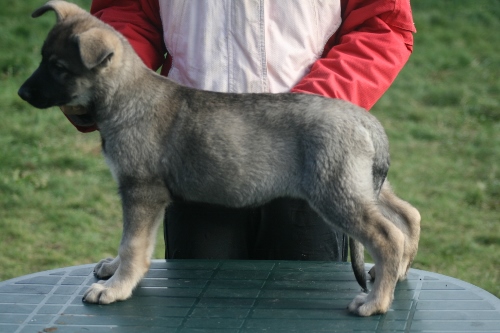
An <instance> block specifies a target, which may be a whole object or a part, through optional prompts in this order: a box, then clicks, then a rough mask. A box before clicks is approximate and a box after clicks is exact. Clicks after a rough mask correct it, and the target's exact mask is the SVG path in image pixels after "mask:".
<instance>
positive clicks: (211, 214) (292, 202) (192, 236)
mask: <svg viewBox="0 0 500 333" xmlns="http://www.w3.org/2000/svg"><path fill="white" fill-rule="evenodd" d="M164 223H165V225H164V227H165V228H164V230H165V243H166V253H165V257H166V258H169V259H268V260H328V261H346V260H347V238H346V237H345V236H344V235H343V234H342V233H341V232H339V231H337V230H335V229H333V228H331V227H330V226H328V225H327V224H326V223H325V222H324V221H323V219H322V218H321V217H320V216H318V214H317V213H316V212H314V211H313V210H312V209H311V208H310V207H309V205H308V204H307V202H305V201H303V200H298V199H288V198H283V199H276V200H274V201H272V202H270V203H268V204H266V205H264V206H262V207H258V208H245V209H235V208H226V207H221V206H214V205H208V204H200V203H191V202H179V201H176V202H174V203H173V204H172V205H170V207H169V208H168V209H167V212H166V214H165V222H164Z"/></svg>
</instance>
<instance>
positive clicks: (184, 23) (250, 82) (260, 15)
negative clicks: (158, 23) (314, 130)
mask: <svg viewBox="0 0 500 333" xmlns="http://www.w3.org/2000/svg"><path fill="white" fill-rule="evenodd" d="M159 4H160V12H161V18H162V23H163V29H164V41H165V45H166V47H167V51H168V53H169V54H170V55H171V56H172V67H171V69H170V72H169V75H168V76H169V77H170V78H171V79H173V80H175V81H177V82H178V83H180V84H183V85H186V86H190V87H194V88H198V89H204V90H212V91H221V92H272V93H277V92H285V91H289V90H290V88H292V87H293V86H294V85H295V84H296V83H297V82H298V81H299V80H300V79H301V78H302V77H303V76H304V75H305V74H307V73H308V71H309V69H310V67H311V65H312V64H313V63H314V62H315V61H316V60H317V59H318V58H319V57H320V56H321V54H322V52H323V48H324V46H325V44H326V42H327V41H328V39H329V38H330V37H331V36H332V35H333V34H334V33H335V31H336V30H337V29H338V27H339V26H340V23H341V20H342V19H341V9H340V0H159Z"/></svg>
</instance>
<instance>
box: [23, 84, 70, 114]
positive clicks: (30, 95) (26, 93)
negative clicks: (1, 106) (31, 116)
mask: <svg viewBox="0 0 500 333" xmlns="http://www.w3.org/2000/svg"><path fill="white" fill-rule="evenodd" d="M17 94H18V95H19V97H21V98H22V99H23V100H25V101H26V102H28V103H29V104H31V105H32V106H34V107H35V108H37V109H48V108H50V107H53V106H63V105H66V104H68V103H69V102H70V101H71V99H70V98H60V99H51V98H49V97H46V96H43V94H40V93H39V92H37V91H34V90H31V89H28V88H26V87H25V86H22V87H21V88H19V91H18V92H17Z"/></svg>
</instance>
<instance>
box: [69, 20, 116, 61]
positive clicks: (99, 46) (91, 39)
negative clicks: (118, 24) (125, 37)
mask: <svg viewBox="0 0 500 333" xmlns="http://www.w3.org/2000/svg"><path fill="white" fill-rule="evenodd" d="M75 38H76V41H77V43H78V48H79V49H80V57H81V59H82V62H83V64H84V65H85V67H87V69H92V68H94V67H96V66H98V65H100V64H102V63H104V62H105V61H108V60H110V59H111V58H112V57H113V56H114V55H115V54H117V53H118V54H120V53H121V48H122V45H121V41H120V38H119V37H118V36H117V35H116V34H115V33H113V31H112V30H109V29H103V28H91V29H89V30H87V31H85V32H83V33H81V34H79V35H76V36H75Z"/></svg>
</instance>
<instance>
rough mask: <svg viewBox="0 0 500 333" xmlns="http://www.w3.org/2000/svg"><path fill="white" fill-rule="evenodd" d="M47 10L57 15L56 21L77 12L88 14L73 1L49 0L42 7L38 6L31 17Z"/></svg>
mask: <svg viewBox="0 0 500 333" xmlns="http://www.w3.org/2000/svg"><path fill="white" fill-rule="evenodd" d="M49 10H53V11H54V12H55V13H56V16H57V22H61V21H63V20H64V19H66V18H67V17H68V16H73V15H78V14H83V13H85V14H88V13H87V12H86V11H85V10H83V9H81V8H80V7H78V6H77V5H75V4H73V3H69V2H66V1H61V0H51V1H49V2H47V3H46V4H45V5H43V6H42V7H40V8H38V9H37V10H35V11H34V12H33V14H31V17H33V18H36V17H39V16H41V15H43V14H44V13H46V12H47V11H49Z"/></svg>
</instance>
